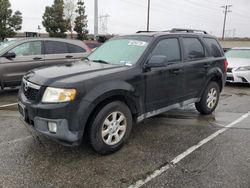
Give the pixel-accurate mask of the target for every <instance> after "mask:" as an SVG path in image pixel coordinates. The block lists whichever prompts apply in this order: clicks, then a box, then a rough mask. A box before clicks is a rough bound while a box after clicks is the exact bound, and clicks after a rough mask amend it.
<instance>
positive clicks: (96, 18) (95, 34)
mask: <svg viewBox="0 0 250 188" xmlns="http://www.w3.org/2000/svg"><path fill="white" fill-rule="evenodd" d="M94 6H95V8H94V9H95V10H94V11H95V13H94V16H95V17H94V38H95V39H96V37H97V35H98V0H95V5H94Z"/></svg>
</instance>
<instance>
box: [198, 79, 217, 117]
mask: <svg viewBox="0 0 250 188" xmlns="http://www.w3.org/2000/svg"><path fill="white" fill-rule="evenodd" d="M212 90H214V91H216V97H214V98H216V101H215V102H212V104H211V103H208V98H209V96H208V95H209V94H211V93H210V92H211V91H212ZM219 98H220V88H219V85H218V83H216V82H210V83H209V84H208V85H207V88H206V89H205V91H204V93H203V95H202V97H201V100H200V101H199V102H197V103H195V107H196V109H197V111H198V112H200V113H201V114H204V115H208V114H211V113H212V112H213V111H214V110H215V108H216V107H217V105H218V102H219Z"/></svg>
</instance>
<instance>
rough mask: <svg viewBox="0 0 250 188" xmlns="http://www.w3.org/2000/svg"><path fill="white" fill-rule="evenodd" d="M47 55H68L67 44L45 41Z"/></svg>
mask: <svg viewBox="0 0 250 188" xmlns="http://www.w3.org/2000/svg"><path fill="white" fill-rule="evenodd" d="M45 52H46V54H66V53H68V48H67V44H66V43H65V42H57V41H45Z"/></svg>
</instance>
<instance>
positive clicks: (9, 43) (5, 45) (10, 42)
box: [0, 40, 16, 51]
mask: <svg viewBox="0 0 250 188" xmlns="http://www.w3.org/2000/svg"><path fill="white" fill-rule="evenodd" d="M15 42H16V41H14V40H12V41H7V42H2V43H0V51H1V50H2V49H4V48H6V47H8V46H10V45H12V44H14V43H15Z"/></svg>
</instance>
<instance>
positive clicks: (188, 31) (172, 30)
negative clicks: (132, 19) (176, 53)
mask: <svg viewBox="0 0 250 188" xmlns="http://www.w3.org/2000/svg"><path fill="white" fill-rule="evenodd" d="M154 32H169V33H178V32H186V33H203V34H208V33H207V32H206V31H203V30H197V29H179V28H173V29H171V30H166V31H137V32H136V33H154Z"/></svg>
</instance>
